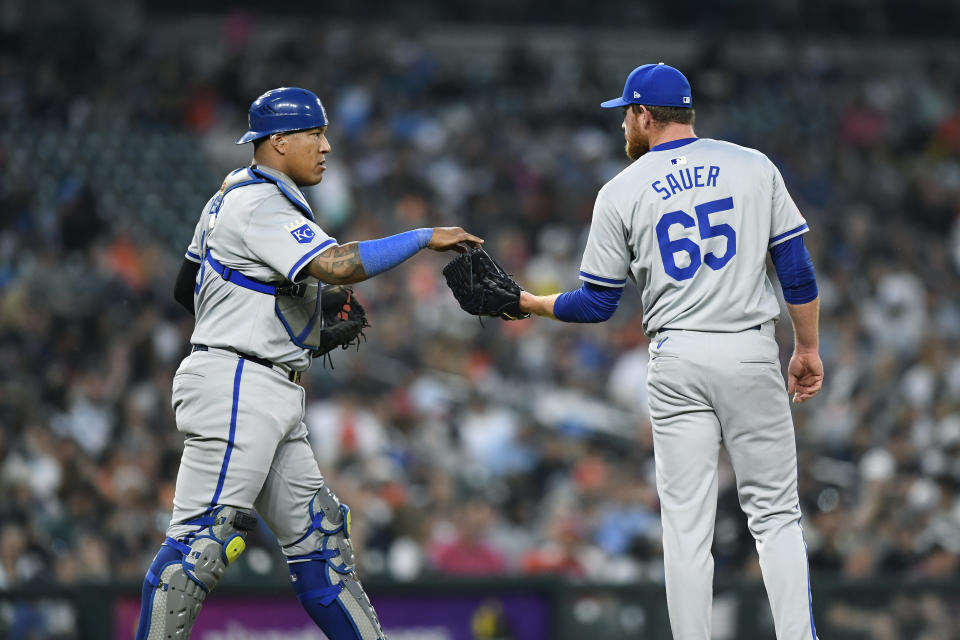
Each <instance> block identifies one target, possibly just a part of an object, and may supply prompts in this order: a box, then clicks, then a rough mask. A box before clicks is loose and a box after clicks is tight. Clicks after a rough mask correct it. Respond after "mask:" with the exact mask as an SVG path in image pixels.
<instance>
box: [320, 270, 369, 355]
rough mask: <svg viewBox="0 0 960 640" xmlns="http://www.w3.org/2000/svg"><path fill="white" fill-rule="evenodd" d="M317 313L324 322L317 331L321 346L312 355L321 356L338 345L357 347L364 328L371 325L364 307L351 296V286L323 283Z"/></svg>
mask: <svg viewBox="0 0 960 640" xmlns="http://www.w3.org/2000/svg"><path fill="white" fill-rule="evenodd" d="M320 313H321V315H322V316H323V325H322V328H321V330H320V348H319V349H317V350H316V351H314V352H313V357H314V358H317V357H319V356H323V355H325V354H327V353H329V352H330V351H332V350H334V349H336V348H337V347H341V348H343V349H346V348H347V347H350V346H352V345H357V348H358V349H359V348H360V338H365V336H364V335H363V330H364V329H366V328H367V327H369V326H370V323H369V322H367V312H366V310H365V309H364V308H363V307H362V306H361V305H360V303H359V302H357V299H356V298H355V297H354V296H353V289H351V288H350V287H344V286H341V285H338V284H325V285H323V289H321V291H320Z"/></svg>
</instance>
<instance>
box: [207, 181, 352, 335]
mask: <svg viewBox="0 0 960 640" xmlns="http://www.w3.org/2000/svg"><path fill="white" fill-rule="evenodd" d="M265 182H269V183H271V184H274V185H276V187H277V188H278V189H279V190H280V192H281V193H283V195H284V196H286V198H287V199H288V200H289V201H290V202H291V203H293V205H294V206H295V207H297V208H298V209H299V210H300V211H301V213H303V215H304V216H306V217H307V218H309V219H310V220H313V213H312V212H311V211H310V207H309V206H307V204H306V203H305V202H303V201H302V200H301V199H300V198H299V197H297V195H296V194H295V193H294V192H293V191H291V190H290V188H289V187H288V186H287V185H285V184H284V183H283V182H282V181H280V180H277V179H276V178H274V177H273V176H271V175H270V174H268V173H266V172H264V171H260V170H258V169H257V168H256V167H247V168H246V170H245V172H244V170H243V169H238V170H237V171H234V172H233V173H232V174H230V175H229V176H228V177H227V180H226V181H225V182H224V186H223V187H221V190H220V193H218V194H217V196H216V198H215V199H214V202H213V203H212V204H211V205H210V211H209V214H210V215H212V216H217V215H219V214H220V207H221V206H222V205H223V198H224V196H226V195H227V194H228V193H230V192H231V191H233V190H234V189H237V188H239V187H245V186H247V185H251V184H263V183H265ZM328 242H331V243H332V242H333V241H332V240H328ZM201 249H202V252H203V254H204V255H203V267H204V268H206V266H207V265H209V266H210V268H211V269H212V270H213V271H214V272H215V273H216V274H217V275H219V276H220V277H221V278H223V279H224V280H225V281H227V282H229V283H230V284H233V285H236V286H238V287H243V288H244V289H249V290H251V291H256V292H257V293H263V294H265V295H269V296H274V297H275V298H276V303H275V304H274V311H275V312H276V314H277V317H278V318H279V319H280V322H281V324H283V328H284V329H285V330H286V332H287V335H289V336H290V340H291V341H292V342H293V343H294V344H295V345H297V346H298V347H300V348H301V349H308V350H310V351H316V350H318V349H320V347H321V345H322V340H321V337H320V332H321V330H322V329H323V322H322V314H321V310H320V283H319V281H318V280H317V279H316V278H310V277H308V278H305V279H304V280H303V281H302V282H298V283H293V282H289V283H275V282H262V281H260V280H257V279H256V278H251V277H249V276H246V275H244V274H242V273H240V272H239V271H236V270H234V269H231V268H230V267H228V266H226V265H224V264H223V263H222V262H220V261H219V260H217V259H216V258H215V257H214V256H213V254H212V253H211V252H210V251H209V249H208V248H207V246H206V242H205V241H204V242H203V246H202V247H201ZM203 277H204V276H203V274H202V273H201V275H200V279H201V282H202V281H203Z"/></svg>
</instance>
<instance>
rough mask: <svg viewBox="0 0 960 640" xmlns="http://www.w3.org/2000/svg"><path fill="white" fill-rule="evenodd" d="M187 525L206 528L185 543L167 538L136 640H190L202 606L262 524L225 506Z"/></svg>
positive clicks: (153, 569)
mask: <svg viewBox="0 0 960 640" xmlns="http://www.w3.org/2000/svg"><path fill="white" fill-rule="evenodd" d="M185 524H191V525H199V526H201V527H202V528H201V529H200V530H198V531H197V532H196V533H194V534H191V535H189V536H187V538H186V541H185V542H180V541H178V540H174V539H173V538H167V539H166V540H165V541H164V543H163V545H162V546H161V547H160V551H159V552H157V556H156V557H155V558H154V559H153V564H151V565H150V569H149V570H148V571H147V576H146V578H145V579H144V581H143V597H142V600H141V604H140V623H139V626H138V627H137V636H136V640H171V639H173V640H186V639H187V638H189V637H190V630H191V629H192V628H193V622H194V620H196V619H197V614H199V613H200V605H201V604H202V603H203V600H204V598H206V597H207V594H208V593H209V592H210V591H211V590H212V589H213V588H214V587H215V586H216V585H217V583H218V582H219V581H220V578H221V577H223V572H224V570H225V569H226V568H227V565H229V564H230V563H231V562H233V561H234V560H236V558H237V556H239V555H240V554H241V553H243V550H244V549H245V548H246V542H245V541H244V537H245V536H246V535H247V532H249V531H252V530H253V529H254V528H255V527H256V526H257V519H256V517H254V516H253V515H251V514H249V513H247V512H245V511H239V510H237V509H235V508H234V507H219V508H217V509H216V510H215V511H214V512H213V513H212V514H211V515H209V516H205V517H203V518H197V519H195V520H191V521H189V522H187V523H185Z"/></svg>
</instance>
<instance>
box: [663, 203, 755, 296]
mask: <svg viewBox="0 0 960 640" xmlns="http://www.w3.org/2000/svg"><path fill="white" fill-rule="evenodd" d="M732 209H733V198H721V199H720V200H711V201H710V202H704V203H703V204H698V205H697V206H696V207H694V210H695V211H696V213H697V217H696V219H694V218H693V216H691V215H690V214H688V213H687V212H686V211H681V210H677V211H671V212H670V213H665V214H664V215H663V217H661V218H660V221H659V222H658V223H657V244H659V245H660V257H661V258H663V268H664V269H665V270H666V272H667V274H669V275H670V276H671V277H672V278H673V279H674V280H689V279H690V278H692V277H693V274H695V273H696V272H697V269H699V268H700V264H701V263H702V264H706V265H707V266H708V267H710V268H711V269H713V270H714V271H719V270H720V269H722V268H723V266H724V265H725V264H727V263H728V262H730V259H731V258H732V257H733V256H734V255H736V253H737V233H736V232H735V231H734V230H733V227H731V226H730V225H728V224H715V225H711V224H710V214H711V213H719V212H721V211H730V210H732ZM675 224H679V225H681V226H683V227H684V228H686V229H689V228H690V227H693V226H697V227H698V228H699V230H700V239H701V240H707V239H709V238H716V237H718V236H723V237H725V238H726V239H727V247H726V250H725V251H724V252H723V254H722V255H719V256H718V255H716V254H715V253H713V252H710V253H707V254H705V255H704V256H703V258H702V259H701V257H700V245H698V244H697V243H696V242H694V241H693V240H691V239H690V238H677V239H676V240H671V239H670V227H671V226H673V225H675ZM680 251H683V252H685V253H686V254H688V255H689V256H690V264H688V265H687V266H685V267H678V266H677V261H676V254H677V253H678V252H680Z"/></svg>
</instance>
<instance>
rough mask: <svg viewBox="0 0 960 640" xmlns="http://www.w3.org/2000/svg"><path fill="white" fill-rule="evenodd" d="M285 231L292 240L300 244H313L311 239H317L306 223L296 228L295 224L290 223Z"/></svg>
mask: <svg viewBox="0 0 960 640" xmlns="http://www.w3.org/2000/svg"><path fill="white" fill-rule="evenodd" d="M287 231H289V232H290V235H292V236H293V238H294V240H296V241H297V242H299V243H300V244H308V243H310V242H313V239H314V238H316V237H317V233H316V232H315V231H314V230H313V229H311V228H310V225H308V224H307V223H303V224H302V225H300V226H297V223H296V222H291V223H290V224H288V225H287Z"/></svg>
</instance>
